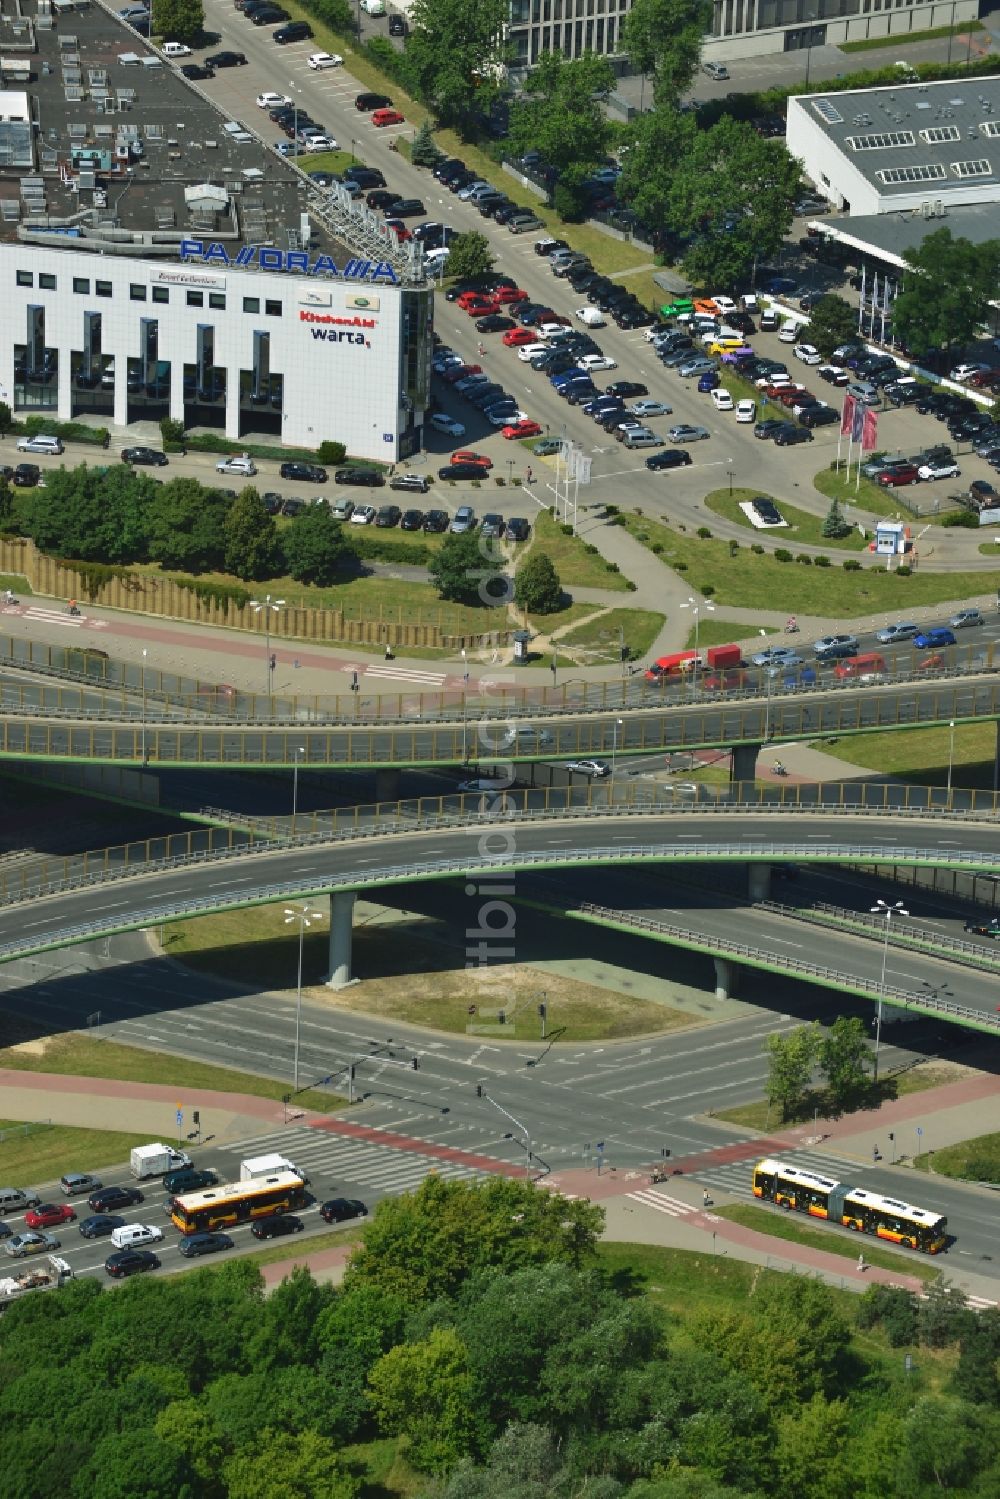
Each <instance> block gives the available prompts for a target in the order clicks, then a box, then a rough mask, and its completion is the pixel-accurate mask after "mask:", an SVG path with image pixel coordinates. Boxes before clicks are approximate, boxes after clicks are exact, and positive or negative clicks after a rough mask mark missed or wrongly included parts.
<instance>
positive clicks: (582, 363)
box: [577, 354, 618, 371]
mask: <svg viewBox="0 0 1000 1499" xmlns="http://www.w3.org/2000/svg"><path fill="white" fill-rule="evenodd" d="M577 364H578V365H579V367H580V369H582V370H588V371H590V370H616V369H617V368H618V365H617V364H616V363H615V361H614V360H613V359H609V358H608V356H607V354H584V356H583V358H582V359H578V360H577Z"/></svg>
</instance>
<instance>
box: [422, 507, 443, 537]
mask: <svg viewBox="0 0 1000 1499" xmlns="http://www.w3.org/2000/svg"><path fill="white" fill-rule="evenodd" d="M423 528H424V530H425V531H426V532H427V533H428V535H429V536H439V535H440V534H441V533H442V532H443V531H447V529H448V516H447V513H446V512H445V511H444V510H428V512H427V514H426V515H425V516H424V526H423Z"/></svg>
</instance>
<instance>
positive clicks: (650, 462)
mask: <svg viewBox="0 0 1000 1499" xmlns="http://www.w3.org/2000/svg"><path fill="white" fill-rule="evenodd" d="M691 461H692V459H691V454H690V453H689V452H688V450H687V448H663V449H661V451H660V452H659V453H650V455H649V457H648V458H647V459H646V467H647V468H651V469H658V468H686V467H687V465H688V464H689V463H690V462H691Z"/></svg>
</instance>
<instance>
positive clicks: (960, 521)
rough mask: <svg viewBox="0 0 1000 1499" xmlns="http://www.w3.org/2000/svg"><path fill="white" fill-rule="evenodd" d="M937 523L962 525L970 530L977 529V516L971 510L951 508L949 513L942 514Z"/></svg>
mask: <svg viewBox="0 0 1000 1499" xmlns="http://www.w3.org/2000/svg"><path fill="white" fill-rule="evenodd" d="M938 524H939V525H942V526H964V527H967V528H968V529H969V530H970V531H978V529H979V516H978V515H976V514H975V512H974V511H972V510H953V511H952V512H951V513H950V514H949V515H942V517H941V519H940V521H939V522H938Z"/></svg>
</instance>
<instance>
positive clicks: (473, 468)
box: [438, 463, 483, 479]
mask: <svg viewBox="0 0 1000 1499" xmlns="http://www.w3.org/2000/svg"><path fill="white" fill-rule="evenodd" d="M482 477H483V466H482V464H481V463H446V464H445V465H444V467H443V468H439V469H438V478H439V479H481V478H482Z"/></svg>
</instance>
